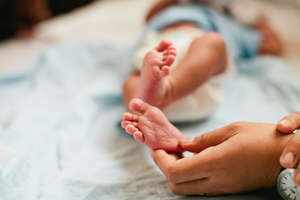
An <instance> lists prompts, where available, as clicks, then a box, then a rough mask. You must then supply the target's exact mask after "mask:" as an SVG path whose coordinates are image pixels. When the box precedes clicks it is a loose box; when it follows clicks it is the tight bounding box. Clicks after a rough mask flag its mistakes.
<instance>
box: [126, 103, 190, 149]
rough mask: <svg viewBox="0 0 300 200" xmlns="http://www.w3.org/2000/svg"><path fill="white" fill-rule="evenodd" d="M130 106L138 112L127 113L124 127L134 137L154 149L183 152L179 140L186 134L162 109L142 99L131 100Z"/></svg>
mask: <svg viewBox="0 0 300 200" xmlns="http://www.w3.org/2000/svg"><path fill="white" fill-rule="evenodd" d="M129 107H130V109H131V110H133V111H134V112H136V113H137V114H132V113H125V114H124V115H123V121H122V127H123V128H124V129H125V130H126V131H127V132H128V133H129V134H131V135H133V136H134V138H135V139H136V140H137V141H139V142H141V143H143V144H145V145H147V146H148V147H150V148H151V149H153V150H157V149H163V150H165V151H168V152H182V151H181V149H180V147H179V140H182V139H185V136H184V135H183V134H182V133H181V132H180V131H179V130H178V129H177V128H176V127H175V126H173V125H172V124H171V123H170V122H169V121H168V119H167V118H166V117H165V115H164V114H163V113H162V111H161V110H159V109H158V108H156V107H154V106H151V105H149V104H147V103H145V102H143V101H142V100H140V99H133V100H131V102H130V104H129Z"/></svg>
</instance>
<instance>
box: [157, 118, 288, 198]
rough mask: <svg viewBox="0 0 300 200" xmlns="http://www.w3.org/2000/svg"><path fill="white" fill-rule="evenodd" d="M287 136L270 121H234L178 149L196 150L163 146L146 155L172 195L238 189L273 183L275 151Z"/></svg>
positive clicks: (276, 162) (277, 167) (277, 169)
mask: <svg viewBox="0 0 300 200" xmlns="http://www.w3.org/2000/svg"><path fill="white" fill-rule="evenodd" d="M289 137H290V135H282V134H279V133H277V131H276V125H273V124H267V123H248V122H236V123H233V124H230V125H228V126H225V127H222V128H219V129H217V130H214V131H212V132H209V133H205V134H203V135H200V136H198V137H196V138H194V139H193V140H191V141H182V142H181V148H182V149H184V150H187V151H191V152H195V153H196V154H194V155H193V156H191V157H185V158H180V157H178V156H176V155H172V154H168V153H166V152H165V151H163V150H157V151H152V152H151V154H152V157H153V159H154V161H155V162H156V164H157V165H158V166H159V168H160V169H161V170H162V172H163V173H164V174H165V176H166V178H167V180H168V183H169V187H170V189H171V191H172V192H173V193H175V194H178V195H194V194H206V195H217V194H228V193H237V192H242V191H249V190H254V189H258V188H263V187H269V186H273V185H274V184H275V183H276V179H277V176H278V174H279V172H280V169H281V166H280V163H279V156H280V154H281V152H282V150H283V149H284V147H285V145H286V143H287V141H288V139H289Z"/></svg>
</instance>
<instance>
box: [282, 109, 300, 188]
mask: <svg viewBox="0 0 300 200" xmlns="http://www.w3.org/2000/svg"><path fill="white" fill-rule="evenodd" d="M299 127H300V112H295V113H293V114H291V115H288V116H286V117H284V118H282V119H281V120H280V121H279V122H278V124H277V130H278V131H280V132H282V133H285V134H289V133H292V132H293V131H295V130H297V129H298V128H299ZM299 150H300V135H299V132H296V133H294V134H291V138H290V140H289V141H288V144H287V145H286V147H285V148H284V150H283V152H282V154H281V156H280V164H281V165H282V166H283V167H284V168H297V170H296V173H295V176H294V181H295V183H297V184H298V185H300V167H299V166H297V165H298V163H299V160H300V151H299Z"/></svg>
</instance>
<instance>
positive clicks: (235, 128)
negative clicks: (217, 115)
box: [228, 121, 245, 133]
mask: <svg viewBox="0 0 300 200" xmlns="http://www.w3.org/2000/svg"><path fill="white" fill-rule="evenodd" d="M244 126H245V122H240V121H237V122H233V123H231V124H230V125H229V126H228V129H229V131H230V132H232V133H238V132H240V131H241V129H242V128H243V127H244Z"/></svg>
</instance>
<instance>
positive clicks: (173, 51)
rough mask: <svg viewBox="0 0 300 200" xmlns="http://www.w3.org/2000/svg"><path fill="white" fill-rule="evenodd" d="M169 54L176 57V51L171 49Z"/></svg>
mask: <svg viewBox="0 0 300 200" xmlns="http://www.w3.org/2000/svg"><path fill="white" fill-rule="evenodd" d="M168 54H169V55H173V56H176V50H175V49H171V50H169V51H168Z"/></svg>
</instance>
